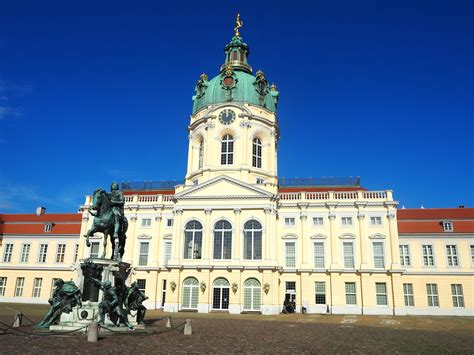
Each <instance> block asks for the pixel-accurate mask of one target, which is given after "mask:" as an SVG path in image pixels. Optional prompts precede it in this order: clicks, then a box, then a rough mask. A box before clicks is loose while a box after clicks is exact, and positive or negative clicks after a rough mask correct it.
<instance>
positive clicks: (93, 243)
mask: <svg viewBox="0 0 474 355" xmlns="http://www.w3.org/2000/svg"><path fill="white" fill-rule="evenodd" d="M93 245H97V256H94V255H92V249H93ZM99 255H100V242H97V241H93V242H91V246H90V248H89V258H94V259H95V258H98V257H99Z"/></svg>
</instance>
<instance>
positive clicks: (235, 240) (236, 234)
mask: <svg viewBox="0 0 474 355" xmlns="http://www.w3.org/2000/svg"><path fill="white" fill-rule="evenodd" d="M241 213H242V210H241V209H240V208H234V231H233V233H232V259H234V260H238V262H239V263H241V250H242V245H243V243H242V241H243V239H242V238H243V234H242V230H241V229H240V214H241Z"/></svg>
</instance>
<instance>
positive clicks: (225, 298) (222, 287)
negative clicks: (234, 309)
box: [212, 277, 229, 310]
mask: <svg viewBox="0 0 474 355" xmlns="http://www.w3.org/2000/svg"><path fill="white" fill-rule="evenodd" d="M212 287H213V291H212V309H221V310H223V309H229V281H227V280H226V279H224V278H222V277H220V278H218V279H216V280H215V281H214V284H213V285H212Z"/></svg>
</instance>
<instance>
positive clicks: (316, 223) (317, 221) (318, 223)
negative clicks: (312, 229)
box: [313, 217, 324, 226]
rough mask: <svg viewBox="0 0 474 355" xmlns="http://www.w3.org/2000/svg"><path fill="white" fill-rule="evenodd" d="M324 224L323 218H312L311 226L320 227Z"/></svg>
mask: <svg viewBox="0 0 474 355" xmlns="http://www.w3.org/2000/svg"><path fill="white" fill-rule="evenodd" d="M323 224H324V219H323V217H313V226H322V225H323Z"/></svg>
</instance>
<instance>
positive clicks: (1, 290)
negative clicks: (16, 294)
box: [0, 277, 7, 296]
mask: <svg viewBox="0 0 474 355" xmlns="http://www.w3.org/2000/svg"><path fill="white" fill-rule="evenodd" d="M6 288H7V278H6V277H0V296H5V289H6Z"/></svg>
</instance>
